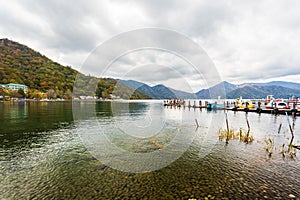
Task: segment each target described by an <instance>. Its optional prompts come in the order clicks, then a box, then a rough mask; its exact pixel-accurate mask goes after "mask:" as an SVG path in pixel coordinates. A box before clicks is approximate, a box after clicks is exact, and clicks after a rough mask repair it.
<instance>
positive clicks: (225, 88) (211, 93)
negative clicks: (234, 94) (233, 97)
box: [196, 81, 238, 99]
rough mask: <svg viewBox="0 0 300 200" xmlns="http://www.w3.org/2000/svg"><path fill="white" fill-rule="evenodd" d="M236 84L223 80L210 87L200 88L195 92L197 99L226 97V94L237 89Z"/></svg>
mask: <svg viewBox="0 0 300 200" xmlns="http://www.w3.org/2000/svg"><path fill="white" fill-rule="evenodd" d="M237 87H238V86H237V85H234V84H231V83H228V82H226V81H223V82H221V83H219V84H217V85H214V86H212V87H210V88H209V89H202V90H200V91H199V92H197V93H196V96H197V98H198V99H210V98H212V99H216V98H218V97H219V96H220V97H221V98H228V97H227V95H226V94H228V93H229V92H231V91H233V90H235V89H237Z"/></svg>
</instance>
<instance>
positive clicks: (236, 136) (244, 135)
mask: <svg viewBox="0 0 300 200" xmlns="http://www.w3.org/2000/svg"><path fill="white" fill-rule="evenodd" d="M224 139H225V141H226V143H228V142H229V140H239V141H241V142H244V143H252V142H253V141H254V138H253V136H252V135H249V131H245V130H244V129H243V128H240V129H239V130H238V131H236V132H235V131H234V130H233V129H229V131H227V130H225V129H220V130H219V140H224Z"/></svg>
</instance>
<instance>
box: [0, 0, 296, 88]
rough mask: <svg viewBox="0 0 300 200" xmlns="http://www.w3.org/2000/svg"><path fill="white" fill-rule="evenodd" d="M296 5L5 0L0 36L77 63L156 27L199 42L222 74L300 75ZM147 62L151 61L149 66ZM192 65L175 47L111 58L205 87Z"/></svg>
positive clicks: (252, 77) (144, 76) (281, 0)
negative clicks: (118, 38) (115, 40)
mask: <svg viewBox="0 0 300 200" xmlns="http://www.w3.org/2000/svg"><path fill="white" fill-rule="evenodd" d="M299 10H300V1H296V0H294V1H292V0H277V1H271V0H263V1H258V0H253V1H230V0H216V1H208V0H207V1H199V0H188V1H180V0H164V1H161V0H151V1H150V0H137V1H124V0H111V1H84V0H74V1H60V0H51V1H33V0H23V1H21V0H19V1H15V0H10V1H4V0H2V1H0V37H1V38H8V39H11V40H14V41H17V42H20V43H22V44H25V45H27V46H29V47H31V48H33V49H35V50H37V51H39V52H41V53H42V54H44V55H46V56H47V57H49V58H51V59H52V60H54V61H56V62H59V63H61V64H63V65H69V66H72V67H73V68H74V69H77V70H79V69H80V68H81V67H82V66H83V64H84V63H85V60H86V59H87V58H88V56H89V54H90V53H91V52H93V50H95V49H96V48H97V46H99V45H100V44H101V43H103V42H105V41H107V40H109V39H110V38H112V37H113V36H115V35H118V34H120V33H122V32H127V31H131V30H134V29H139V28H145V27H158V28H163V29H169V30H174V31H176V32H179V33H181V34H183V35H185V36H187V37H189V38H190V39H192V40H193V41H194V42H196V43H197V44H198V45H199V46H200V47H201V48H203V49H204V50H205V51H206V53H207V54H208V56H209V57H210V58H211V60H212V61H213V62H214V64H215V66H216V68H217V69H218V71H219V73H220V76H221V78H222V80H226V81H229V82H232V83H243V82H266V81H272V80H285V81H295V82H300V67H299V66H300V56H299V55H300V48H299V47H300V12H299ZM160 42H164V41H163V40H161V41H160ZM170 45H171V44H170ZM107 51H110V49H107ZM130 65H131V66H135V70H134V71H133V72H130V73H129V72H128V71H127V72H126V70H124V69H127V68H126V66H130ZM138 66H141V67H140V69H139V70H137V69H138ZM145 66H152V67H151V70H146V69H147V67H145ZM159 66H161V68H159ZM187 66H188V65H187V64H185V63H184V62H183V61H180V60H178V59H177V58H174V57H172V55H167V54H166V53H162V54H158V52H156V53H155V52H153V51H152V52H151V51H144V53H141V52H140V53H132V54H128V56H127V57H126V56H123V57H122V59H120V60H118V61H116V62H115V63H113V67H114V70H111V75H112V76H115V77H116V78H118V77H122V76H125V75H126V76H127V77H128V78H132V79H137V80H140V81H145V82H146V83H149V84H156V83H164V84H166V85H169V86H171V87H175V88H181V86H182V84H180V81H176V80H179V79H180V77H181V78H182V77H184V79H185V80H186V81H187V82H188V83H189V84H190V86H191V87H192V89H193V90H194V91H198V90H199V89H201V88H202V87H205V86H204V85H205V84H203V80H201V75H200V74H197V73H195V71H193V69H192V68H190V67H187ZM154 69H155V70H154ZM159 69H161V70H159ZM167 69H172V70H171V71H172V72H170V71H168V70H167ZM143 71H144V72H145V73H141V72H143ZM153 71H154V72H153ZM116 72H119V74H117V73H116ZM167 72H169V73H167ZM122 73H123V74H122ZM124 73H125V74H124ZM155 74H156V75H155ZM164 74H165V75H164ZM108 75H109V74H108ZM126 76H125V77H126ZM176 77H177V78H178V79H176ZM182 89H185V88H182Z"/></svg>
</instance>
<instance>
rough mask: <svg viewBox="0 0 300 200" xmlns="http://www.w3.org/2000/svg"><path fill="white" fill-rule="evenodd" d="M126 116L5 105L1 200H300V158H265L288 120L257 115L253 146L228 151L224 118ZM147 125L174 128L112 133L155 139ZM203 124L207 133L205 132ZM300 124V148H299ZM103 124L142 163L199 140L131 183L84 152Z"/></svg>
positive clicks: (104, 109)
mask: <svg viewBox="0 0 300 200" xmlns="http://www.w3.org/2000/svg"><path fill="white" fill-rule="evenodd" d="M116 105H117V104H116ZM117 106H121V107H123V108H124V109H123V111H124V112H123V111H122V112H120V111H119V110H117V112H116V110H115V109H114V105H112V103H111V102H96V103H89V102H74V103H73V104H72V102H32V103H25V104H18V103H0V199H27V198H33V199H62V198H64V199H81V198H85V199H128V198H133V199H142V198H150V199H188V198H197V199H198V198H199V199H202V198H204V197H208V198H215V199H221V198H229V199H255V198H258V199H264V198H269V199H275V198H278V199H280V198H281V199H288V198H292V197H294V196H295V198H300V162H299V160H298V158H297V157H296V158H295V159H289V158H283V157H282V155H281V154H279V153H276V151H274V155H273V156H272V158H271V159H270V158H269V157H268V155H267V152H266V151H265V150H264V148H265V146H266V144H265V143H264V139H266V138H271V139H273V140H274V143H275V146H281V145H282V144H283V143H288V142H289V140H290V138H291V135H290V132H289V129H288V126H287V119H286V117H285V116H275V115H268V114H261V115H258V114H256V113H249V114H248V119H249V123H250V126H251V132H250V133H251V134H252V135H253V136H254V139H255V140H254V142H253V143H252V144H245V143H241V142H239V141H234V140H232V141H229V144H228V145H225V142H222V141H219V140H218V130H219V129H220V128H225V127H226V126H225V121H224V111H217V112H207V111H206V110H204V109H203V110H200V109H190V110H188V109H183V108H181V109H170V108H163V107H161V103H160V102H157V101H145V102H134V103H129V104H128V103H127V104H123V105H117ZM72 110H73V111H74V112H75V113H76V112H77V114H78V113H80V114H82V115H81V116H80V118H77V119H76V120H77V121H75V122H74V121H73V118H76V116H78V115H74V117H73V114H74V112H73V111H72ZM91 111H93V112H91ZM149 113H150V114H149ZM147 116H161V117H162V118H163V121H164V122H165V126H167V127H169V128H167V129H163V131H162V132H161V134H158V135H149V137H145V138H139V137H136V135H130V136H128V135H127V136H126V134H124V135H122V137H120V134H117V133H116V132H114V131H112V132H110V130H113V129H111V128H112V127H111V126H112V124H113V123H115V121H116V120H117V121H118V122H120V123H121V124H122V123H124V124H126V123H128V124H130V122H132V121H134V122H136V123H137V124H140V125H141V126H144V127H145V130H147V126H148V124H147V123H145V122H147V121H148V119H147ZM195 118H197V119H198V122H199V125H200V127H199V128H198V129H197V130H196V131H195V128H196V125H195ZM95 119H96V122H97V123H96V124H95ZM228 119H229V126H230V128H231V129H234V130H238V129H239V128H244V129H247V124H246V120H245V113H244V112H229V113H228ZM290 120H291V122H292V119H291V118H290ZM298 120H299V119H296V120H295V122H294V124H295V127H294V128H295V129H294V132H295V138H294V143H295V144H297V143H298V144H300V142H299V139H300V138H299V131H300V128H299V125H298V124H299V123H298V122H299V121H298ZM280 123H282V129H281V132H280V134H278V127H279V125H280ZM99 124H100V127H101V128H102V129H103V131H104V132H105V134H107V135H108V136H109V137H110V139H111V141H112V142H113V143H114V144H115V145H117V146H118V147H119V148H122V149H124V150H126V151H129V152H135V153H145V152H149V151H150V152H152V151H160V150H158V149H163V148H165V147H166V146H168V144H169V143H170V142H171V141H172V140H173V139H174V137H175V135H176V134H178V133H180V134H182V136H186V137H182V138H183V139H186V138H187V137H189V136H191V135H192V136H193V137H194V138H193V142H192V144H191V145H190V147H189V148H188V150H187V151H186V152H185V153H184V154H183V155H182V156H180V157H179V159H177V160H176V161H174V162H172V163H171V164H170V165H168V166H166V167H164V168H162V169H159V170H156V171H152V172H147V173H140V174H134V173H126V172H122V171H118V170H114V169H111V168H109V167H107V166H106V165H103V163H102V162H100V161H98V160H96V159H95V158H93V156H92V155H91V154H90V153H89V152H88V151H87V148H85V147H84V146H83V143H82V140H81V138H80V137H79V135H78V130H80V131H82V134H94V133H95V132H93V131H99ZM130 126H131V125H130ZM130 126H129V127H130ZM165 126H164V127H165ZM121 128H124V127H123V126H121ZM174 131H177V132H174ZM174 133H176V134H174ZM191 133H192V134H191Z"/></svg>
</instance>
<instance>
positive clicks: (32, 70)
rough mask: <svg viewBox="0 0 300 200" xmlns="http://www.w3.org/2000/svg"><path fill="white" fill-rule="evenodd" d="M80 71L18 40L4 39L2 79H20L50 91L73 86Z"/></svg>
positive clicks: (0, 44)
mask: <svg viewBox="0 0 300 200" xmlns="http://www.w3.org/2000/svg"><path fill="white" fill-rule="evenodd" d="M77 73H78V72H77V71H76V70H74V69H72V68H71V67H64V66H62V65H60V64H58V63H56V62H53V61H51V60H50V59H48V58H47V57H46V56H44V55H42V54H40V53H39V52H36V51H34V50H33V49H31V48H29V47H27V46H25V45H22V44H19V43H17V42H14V41H11V40H8V39H0V80H1V83H4V84H5V83H20V84H24V85H27V86H28V87H29V88H31V89H36V90H40V91H42V92H46V91H47V90H49V89H56V90H59V91H66V90H72V87H73V84H74V80H75V77H76V75H77Z"/></svg>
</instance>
